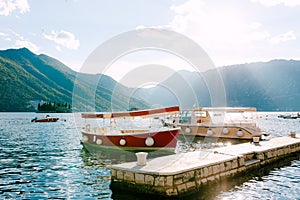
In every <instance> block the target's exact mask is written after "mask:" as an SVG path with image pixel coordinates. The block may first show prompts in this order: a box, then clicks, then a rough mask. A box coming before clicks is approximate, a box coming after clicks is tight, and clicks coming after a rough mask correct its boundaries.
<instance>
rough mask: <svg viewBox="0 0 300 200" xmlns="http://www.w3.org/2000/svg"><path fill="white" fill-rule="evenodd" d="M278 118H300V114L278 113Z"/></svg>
mask: <svg viewBox="0 0 300 200" xmlns="http://www.w3.org/2000/svg"><path fill="white" fill-rule="evenodd" d="M278 118H283V119H297V118H300V114H299V113H297V115H290V114H288V115H278Z"/></svg>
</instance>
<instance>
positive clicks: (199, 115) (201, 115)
mask: <svg viewBox="0 0 300 200" xmlns="http://www.w3.org/2000/svg"><path fill="white" fill-rule="evenodd" d="M195 117H197V118H205V117H207V115H206V112H204V111H203V112H200V111H196V112H195Z"/></svg>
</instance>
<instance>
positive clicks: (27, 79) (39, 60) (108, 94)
mask: <svg viewBox="0 0 300 200" xmlns="http://www.w3.org/2000/svg"><path fill="white" fill-rule="evenodd" d="M91 88H95V90H91ZM114 88H118V90H115V89H114ZM131 90H132V89H129V88H127V87H125V86H122V85H120V84H118V83H117V82H116V81H114V80H113V79H112V78H110V77H109V76H105V75H102V74H96V75H92V74H82V73H77V72H75V71H73V70H71V69H70V68H68V67H67V66H65V65H64V64H63V63H61V62H60V61H58V60H56V59H54V58H51V57H49V56H47V55H43V54H41V55H36V54H34V53H32V52H31V51H29V50H28V49H26V48H22V49H8V50H2V51H0V91H1V92H0V94H1V96H0V111H2V112H3V111H34V110H35V108H34V107H36V106H37V102H41V101H48V102H59V103H70V104H72V103H76V106H75V107H74V105H73V111H93V110H97V111H109V110H111V109H112V103H111V102H112V100H113V101H114V103H115V104H114V105H113V106H114V110H124V109H128V108H130V107H138V108H146V107H148V104H147V103H146V102H145V101H143V100H141V99H138V98H135V97H131V96H129V95H130V94H131ZM74 92H77V94H74ZM128 99H129V100H128ZM124 100H126V101H124Z"/></svg>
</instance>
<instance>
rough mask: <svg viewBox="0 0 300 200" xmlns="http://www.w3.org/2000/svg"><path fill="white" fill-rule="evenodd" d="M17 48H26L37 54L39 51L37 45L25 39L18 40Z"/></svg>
mask: <svg viewBox="0 0 300 200" xmlns="http://www.w3.org/2000/svg"><path fill="white" fill-rule="evenodd" d="M15 47H17V48H22V47H26V48H28V49H29V50H30V51H32V52H34V53H37V52H38V51H39V48H38V46H37V45H35V44H33V43H31V42H29V41H26V40H24V39H19V40H16V42H15Z"/></svg>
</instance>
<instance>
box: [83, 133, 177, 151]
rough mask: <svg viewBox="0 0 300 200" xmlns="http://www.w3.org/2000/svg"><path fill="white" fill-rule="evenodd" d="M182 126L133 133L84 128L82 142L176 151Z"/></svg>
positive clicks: (146, 149) (110, 146)
mask: <svg viewBox="0 0 300 200" xmlns="http://www.w3.org/2000/svg"><path fill="white" fill-rule="evenodd" d="M179 131H180V128H174V129H170V130H163V131H158V132H155V131H154V132H144V133H132V134H128V133H127V134H126V133H125V134H96V133H91V132H87V131H84V130H82V131H81V133H82V144H83V145H85V144H93V146H94V147H95V146H96V147H99V148H103V147H106V148H107V147H109V148H121V149H122V150H126V151H141V150H142V151H156V150H170V151H174V149H175V148H176V145H177V139H178V135H179Z"/></svg>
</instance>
